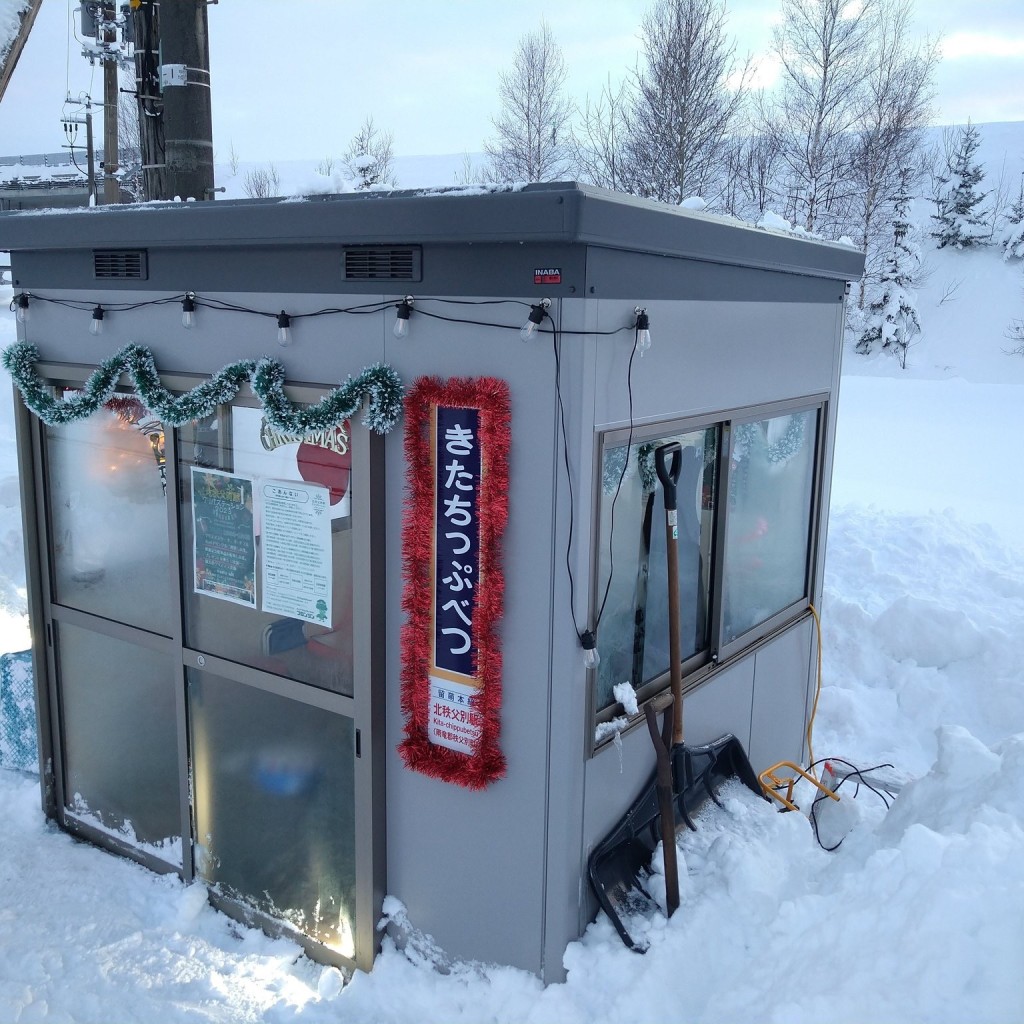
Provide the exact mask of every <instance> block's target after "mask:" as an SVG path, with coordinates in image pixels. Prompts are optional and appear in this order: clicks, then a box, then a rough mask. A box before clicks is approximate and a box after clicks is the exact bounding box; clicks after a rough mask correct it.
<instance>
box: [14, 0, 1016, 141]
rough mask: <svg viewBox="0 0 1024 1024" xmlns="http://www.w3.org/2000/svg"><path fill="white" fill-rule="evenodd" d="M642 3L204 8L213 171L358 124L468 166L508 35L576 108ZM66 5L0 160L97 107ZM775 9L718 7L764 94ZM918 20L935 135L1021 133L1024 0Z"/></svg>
mask: <svg viewBox="0 0 1024 1024" xmlns="http://www.w3.org/2000/svg"><path fill="white" fill-rule="evenodd" d="M651 2H652V0H562V2H561V3H558V4H552V3H550V2H547V0H517V2H515V3H513V2H511V0H433V2H431V0H391V2H389V3H366V2H365V0H363V2H360V3H355V2H350V0H304V2H296V0H292V2H288V3H283V2H281V0H220V2H219V3H216V4H214V5H211V6H210V7H209V8H208V11H209V20H210V64H211V74H212V88H213V126H214V148H215V151H216V154H217V158H218V159H219V160H226V159H227V157H228V153H229V151H230V150H231V148H232V147H234V151H235V152H236V153H237V155H238V156H239V158H240V159H242V160H245V161H249V160H285V159H290V158H308V159H320V158H323V157H326V156H338V155H340V154H341V153H342V152H344V150H345V149H346V147H347V144H348V140H349V139H350V138H351V137H352V135H353V134H354V133H355V131H356V130H357V129H358V127H359V125H360V124H361V123H362V121H363V119H364V118H365V117H366V116H367V115H372V116H373V118H374V120H375V122H376V123H377V124H378V125H379V126H380V127H381V128H383V129H386V130H389V131H391V132H393V134H394V141H395V152H396V154H398V155H402V156H412V155H425V154H431V153H456V154H457V153H464V152H469V153H478V152H480V151H481V149H482V148H483V143H484V141H485V140H486V139H487V138H488V137H489V136H490V135H491V131H492V128H491V118H492V117H493V116H494V114H495V113H496V111H497V106H498V100H497V81H498V73H499V71H500V70H501V69H503V68H505V67H507V66H508V65H509V63H510V62H511V58H512V54H513V51H514V49H515V46H516V42H517V40H518V39H519V38H520V36H522V35H523V34H524V33H525V32H528V31H532V30H535V29H536V28H538V27H539V25H540V22H541V19H542V18H545V19H547V22H548V24H549V25H550V27H551V29H552V32H553V33H554V36H555V38H556V40H557V41H558V43H559V44H560V45H561V47H562V50H563V53H564V56H565V60H566V64H567V66H568V68H569V88H570V91H571V93H572V94H573V95H574V96H575V97H577V98H578V99H580V100H581V101H582V99H583V98H584V97H585V96H586V95H587V94H590V95H592V96H596V95H597V94H598V93H599V91H600V89H601V86H602V84H603V83H604V82H605V81H606V80H607V78H608V77H609V76H611V78H612V80H617V79H619V78H621V77H622V76H623V74H624V73H625V72H626V71H627V70H628V69H630V68H632V67H633V66H635V64H636V61H637V55H638V51H639V49H640V38H639V27H640V23H641V20H642V18H643V15H644V12H645V11H646V10H647V9H648V7H649V6H650V5H651ZM76 7H77V0H43V5H42V9H41V11H40V14H39V17H38V19H37V21H36V26H35V28H34V30H33V33H32V36H31V37H30V39H29V42H28V45H27V46H26V47H25V51H24V53H23V54H22V57H21V61H20V63H19V64H18V67H17V70H16V71H15V74H14V78H13V80H12V82H11V84H10V86H9V88H8V90H7V94H6V96H5V97H4V99H3V102H2V103H0V156H13V155H17V154H19V153H25V154H31V153H41V152H55V151H57V150H58V149H59V148H60V147H61V145H62V144H63V143H64V142H65V139H64V136H63V130H62V128H61V124H60V121H61V117H62V114H63V111H64V98H65V96H66V94H67V93H68V92H69V91H70V92H71V93H72V94H73V95H74V96H78V95H79V94H80V93H83V92H89V93H91V94H92V96H93V97H94V99H97V100H101V99H102V95H103V76H102V72H101V71H100V69H99V68H96V69H92V68H90V66H89V63H88V62H87V61H86V60H85V59H84V58H83V57H82V56H81V55H80V46H79V44H78V43H77V42H76V41H75V39H74V38H72V37H70V35H69V25H75V26H77V15H76V14H75V13H74V11H75V8H76ZM776 9H777V4H776V3H775V2H773V0H732V2H731V3H729V5H728V10H729V29H730V31H731V32H732V33H733V34H734V35H735V37H736V38H737V40H738V44H739V49H740V50H741V52H743V53H746V52H750V53H752V54H753V55H754V57H755V59H757V60H759V61H760V62H761V79H762V81H765V82H766V83H770V81H771V78H772V74H773V68H772V65H771V62H770V60H768V59H767V58H768V50H769V46H770V41H771V25H772V23H773V21H774V20H775V16H776ZM917 9H918V20H917V25H918V30H919V32H920V33H922V34H924V33H932V34H934V35H940V36H941V37H942V50H943V62H942V65H941V67H940V70H939V74H938V78H937V83H936V84H937V88H938V94H937V97H936V108H937V110H936V113H937V118H936V120H937V122H938V123H959V122H963V121H965V120H966V119H967V118H968V117H970V118H972V119H973V120H974V121H975V122H978V123H982V122H986V121H1011V120H1012V121H1019V120H1024V0H973V2H971V3H967V2H964V0H918V3H917ZM97 138H100V136H99V125H98V124H97Z"/></svg>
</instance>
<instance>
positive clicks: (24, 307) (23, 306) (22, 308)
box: [16, 292, 28, 324]
mask: <svg viewBox="0 0 1024 1024" xmlns="http://www.w3.org/2000/svg"><path fill="white" fill-rule="evenodd" d="M16 301H17V304H18V312H17V314H16V315H17V318H18V323H19V324H23V323H25V321H27V320H28V292H22V293H21V294H20V295H19V296H18V298H17V300H16Z"/></svg>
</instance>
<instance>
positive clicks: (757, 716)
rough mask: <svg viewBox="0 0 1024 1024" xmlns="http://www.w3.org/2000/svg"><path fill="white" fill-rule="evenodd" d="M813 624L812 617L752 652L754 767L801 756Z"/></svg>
mask: <svg viewBox="0 0 1024 1024" xmlns="http://www.w3.org/2000/svg"><path fill="white" fill-rule="evenodd" d="M813 628H814V622H813V620H812V619H810V618H809V617H808V618H806V619H804V620H802V621H801V622H798V623H797V624H796V625H794V626H793V627H792V628H790V629H788V630H786V631H785V632H784V633H782V634H781V635H779V636H778V637H776V638H774V639H773V640H772V641H771V642H770V643H767V644H765V645H764V646H763V647H760V648H758V650H757V652H756V654H755V655H754V666H755V668H754V713H753V718H752V721H751V729H750V733H751V740H750V750H749V751H748V753H749V755H750V762H751V764H752V765H753V766H754V770H755V771H758V772H760V771H763V770H764V769H765V768H767V767H768V766H769V765H771V764H774V763H775V762H776V761H782V760H787V761H796V762H797V763H799V762H800V759H801V758H802V757H803V749H804V730H805V729H806V727H807V685H808V675H809V672H810V666H811V653H812V651H813V647H812V636H811V632H812V630H813Z"/></svg>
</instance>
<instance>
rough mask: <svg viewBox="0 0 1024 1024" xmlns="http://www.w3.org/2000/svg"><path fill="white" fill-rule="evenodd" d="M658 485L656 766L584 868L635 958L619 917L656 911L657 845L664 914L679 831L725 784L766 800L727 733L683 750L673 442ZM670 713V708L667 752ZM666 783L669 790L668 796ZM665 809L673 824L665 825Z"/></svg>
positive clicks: (678, 455)
mask: <svg viewBox="0 0 1024 1024" xmlns="http://www.w3.org/2000/svg"><path fill="white" fill-rule="evenodd" d="M654 458H655V467H656V468H657V471H658V479H659V480H660V481H661V486H662V491H663V493H664V497H665V539H666V547H667V551H668V628H669V673H670V679H671V683H672V691H671V698H662V699H661V700H658V701H651V702H649V703H648V705H647V707H645V709H644V711H645V714H646V716H647V726H648V729H649V730H650V732H651V739H652V741H654V748H655V754H656V757H657V762H658V768H657V769H656V770H655V772H654V774H653V775H652V776H651V778H650V779H649V780H648V782H647V785H646V786H645V787H644V788H643V790H642V791H641V793H640V795H639V796H638V797H637V798H636V800H634V801H633V804H632V806H631V807H630V808H629V810H628V811H627V812H626V814H625V817H623V819H622V820H621V821H620V822H619V824H618V825H617V826H616V827H615V828H614V829H613V830H612V831H611V832H610V833H609V834H608V835H607V836H605V838H604V839H603V840H602V841H601V842H600V843H598V845H597V846H595V847H594V849H593V851H592V852H591V854H590V859H589V861H588V864H587V873H588V875H589V876H590V884H591V885H592V886H593V889H594V893H595V895H596V896H597V901H598V903H599V904H600V905H601V909H602V910H604V912H605V913H606V914H607V915H608V917H609V918H610V919H611V922H612V924H613V925H614V926H615V930H616V931H617V932H618V933H619V936H620V937H621V938H622V941H623V942H624V943H625V944H626V945H627V946H628V947H629V948H630V949H632V950H635V951H636V952H638V953H643V952H645V951H646V949H647V947H646V945H644V944H642V943H640V942H637V941H636V940H634V939H633V937H632V936H631V935H630V934H629V931H628V930H627V928H626V925H625V921H624V919H625V918H626V917H629V916H632V915H634V914H637V913H639V914H642V915H644V916H650V914H651V913H653V912H655V911H658V912H660V906H659V904H658V901H657V900H656V899H655V898H654V897H653V896H652V895H651V893H650V889H649V887H648V880H649V878H650V875H651V859H652V857H653V856H654V851H655V850H656V849H657V846H658V843H659V842H663V846H664V856H665V889H666V907H667V912H668V915H669V916H671V914H672V911H673V910H674V909H675V908H676V907H677V906H678V905H679V881H678V877H677V875H676V857H675V852H676V851H675V837H676V833H677V832H679V831H682V830H683V829H684V828H689V829H693V830H696V828H697V826H696V824H695V819H696V818H697V816H698V815H699V813H700V811H701V809H702V808H703V807H704V806H705V805H706V804H707V803H708V802H709V801H713V802H714V803H716V804H718V805H719V806H721V801H720V800H719V798H718V793H719V791H720V790H721V789H722V787H723V786H724V785H726V783H728V782H730V781H731V780H733V779H737V780H739V781H740V782H741V783H743V785H745V786H746V787H747V788H748V789H750V790H752V791H753V792H755V793H757V795H758V796H759V797H761V798H762V799H766V798H765V796H764V793H763V792H762V790H761V786H760V783H759V782H758V780H757V775H756V774H755V773H754V769H753V768H752V767H751V764H750V760H749V758H748V757H747V753H746V751H745V750H744V749H743V745H742V744H741V743H740V741H739V740H738V739H737V738H736V737H735V736H733V735H732V734H726V735H725V736H720V737H719V738H718V739H717V740H714V741H713V742H712V743H706V744H703V745H702V746H695V747H691V746H687V745H686V744H685V743H684V742H683V679H682V669H681V657H680V639H679V555H678V536H679V528H678V514H677V504H676V485H677V484H678V482H679V470H680V467H681V465H682V448H681V447H680V445H679V442H678V441H670V442H669V443H668V444H663V445H662V446H661V447H660V448H658V449H657V450H656V451H655V453H654ZM668 707H671V711H672V715H671V723H672V729H671V741H672V742H671V746H670V745H669V742H668V741H669V729H668V726H669V717H668ZM661 710H665V716H666V717H665V722H664V725H663V727H662V730H661V734H660V735H659V734H658V729H657V726H656V724H655V716H656V715H657V714H658V712H660V711H661ZM669 784H670V785H671V791H670V792H669V791H668V787H669ZM669 809H671V814H672V820H671V822H669V821H668V820H667V817H668V814H669Z"/></svg>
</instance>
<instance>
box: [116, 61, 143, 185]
mask: <svg viewBox="0 0 1024 1024" xmlns="http://www.w3.org/2000/svg"><path fill="white" fill-rule="evenodd" d="M122 83H123V84H122V88H121V90H120V91H119V92H118V97H117V150H118V152H117V166H118V178H119V183H120V187H121V201H122V202H133V203H144V202H145V201H146V200H147V199H148V198H149V196H147V195H146V181H145V175H144V174H143V173H142V130H141V127H140V125H139V106H138V103H137V101H136V99H135V78H134V75H132V76H128V75H125V76H123V78H122Z"/></svg>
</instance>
